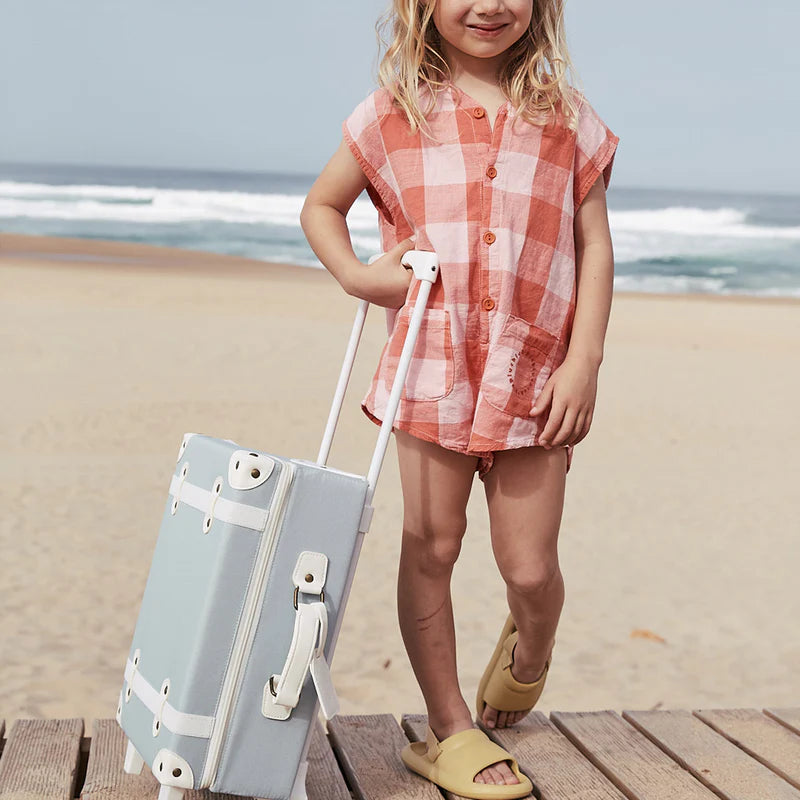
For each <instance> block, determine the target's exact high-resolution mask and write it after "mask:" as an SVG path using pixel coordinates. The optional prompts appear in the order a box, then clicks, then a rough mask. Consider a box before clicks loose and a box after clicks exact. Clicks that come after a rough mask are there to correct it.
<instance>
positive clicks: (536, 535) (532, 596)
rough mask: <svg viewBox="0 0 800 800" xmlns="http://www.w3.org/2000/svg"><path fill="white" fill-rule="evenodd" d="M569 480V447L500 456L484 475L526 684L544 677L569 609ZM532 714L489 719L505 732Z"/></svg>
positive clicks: (488, 715) (518, 669)
mask: <svg viewBox="0 0 800 800" xmlns="http://www.w3.org/2000/svg"><path fill="white" fill-rule="evenodd" d="M565 478H566V450H565V449H564V448H563V447H558V448H553V449H551V450H547V449H545V448H544V447H523V448H519V449H515V450H502V451H499V452H495V454H494V463H493V465H492V468H491V469H490V470H489V472H487V473H486V475H485V476H484V488H485V491H486V499H487V502H488V506H489V521H490V525H491V537H492V549H493V551H494V556H495V559H496V560H497V566H498V568H499V570H500V574H501V575H502V576H503V579H504V580H505V582H506V594H507V597H508V605H509V609H510V610H511V615H512V616H513V617H514V622H515V623H516V626H517V629H518V630H519V637H518V640H517V645H516V647H515V648H514V661H513V665H512V667H511V672H512V675H513V676H514V677H515V678H516V679H517V680H518V681H522V682H523V683H530V682H531V681H535V680H537V679H538V678H539V676H540V675H541V674H542V671H543V670H544V665H545V662H546V661H547V657H548V655H549V654H550V652H551V650H552V648H553V643H554V641H555V632H556V628H557V626H558V620H559V617H560V615H561V608H562V606H563V604H564V580H563V578H562V575H561V570H560V568H559V563H558V550H557V542H558V531H559V527H560V525H561V513H562V510H563V507H564V487H565V483H566V481H565ZM529 711H530V709H527V710H524V711H510V712H506V711H498V710H497V709H495V708H492V707H491V706H489V705H488V704H487V705H486V707H485V708H484V710H483V715H482V720H483V721H484V723H485V724H486V725H487V726H488V727H498V728H501V727H505V726H507V725H513V724H514V723H515V722H517V721H518V720H520V719H522V717H524V716H525V715H526V714H527V713H528V712H529Z"/></svg>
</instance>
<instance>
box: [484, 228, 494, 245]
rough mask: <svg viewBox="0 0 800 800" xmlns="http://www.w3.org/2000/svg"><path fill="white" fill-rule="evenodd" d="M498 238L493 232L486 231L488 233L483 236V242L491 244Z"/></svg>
mask: <svg viewBox="0 0 800 800" xmlns="http://www.w3.org/2000/svg"><path fill="white" fill-rule="evenodd" d="M496 238H497V237H496V236H495V235H494V234H493V233H492V232H491V231H486V233H484V234H483V241H484V242H486V244H491V243H492V242H493V241H494V240H495V239H496Z"/></svg>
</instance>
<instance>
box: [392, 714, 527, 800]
mask: <svg viewBox="0 0 800 800" xmlns="http://www.w3.org/2000/svg"><path fill="white" fill-rule="evenodd" d="M400 758H401V759H402V760H403V763H404V764H405V765H406V766H407V767H408V768H409V769H410V770H413V771H414V772H416V773H418V774H420V775H422V777H423V778H427V779H428V780H429V781H433V782H434V783H435V784H437V785H438V786H441V787H442V788H443V789H447V790H449V791H451V792H455V793H456V794H459V795H461V796H462V797H474V798H477V800H506V798H514V797H526V796H527V795H529V794H531V792H532V791H533V784H532V783H531V781H530V779H529V778H528V777H526V776H525V775H523V774H522V773H521V772H520V771H519V767H518V766H517V760H516V759H515V758H514V757H513V756H512V755H511V754H510V753H509V752H507V751H506V750H504V749H503V748H502V747H500V745H499V744H497V743H496V742H493V741H492V740H491V739H490V738H489V737H488V736H487V735H486V732H485V731H483V730H481V729H480V728H467V729H466V730H463V731H459V732H458V733H454V734H453V735H452V736H448V737H446V738H445V739H442V741H441V742H440V741H439V740H438V739H437V738H436V734H435V733H434V732H433V731H432V730H431V726H430V725H428V726H427V738H426V741H424V742H410V743H409V744H407V745H406V746H405V747H404V748H403V750H402V751H401V753H400ZM498 761H510V766H511V771H512V772H513V773H514V775H516V776H517V780H518V781H519V783H476V782H475V780H474V778H475V776H476V775H477V774H478V773H479V772H480V771H481V770H482V769H484V768H485V767H488V766H489V765H490V764H495V763H497V762H498Z"/></svg>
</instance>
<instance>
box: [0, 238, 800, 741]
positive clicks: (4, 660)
mask: <svg viewBox="0 0 800 800" xmlns="http://www.w3.org/2000/svg"><path fill="white" fill-rule="evenodd" d="M0 282H1V283H0V286H1V287H2V288H0V350H1V352H2V376H3V387H4V390H3V403H2V418H1V419H0V449H1V450H2V460H1V461H0V477H2V480H1V481H0V499H1V501H2V507H3V514H2V519H1V520H0V548H1V549H0V552H1V553H2V555H1V556H0V563H1V564H2V568H1V569H0V579H1V580H2V591H0V618H1V619H2V625H0V718H5V719H6V720H7V721H9V722H10V721H11V720H13V719H15V718H17V717H84V719H85V720H86V725H87V728H88V726H90V725H91V720H92V719H94V718H113V716H114V711H115V708H116V702H117V697H118V694H119V690H120V687H121V686H122V683H123V670H124V664H125V659H126V656H127V653H128V648H129V646H130V642H131V636H132V633H133V629H134V625H135V623H136V618H137V614H138V610H139V603H140V600H141V595H142V592H143V590H144V585H145V581H146V579H147V574H148V571H149V568H150V561H151V557H152V552H153V548H154V545H155V541H156V538H157V535H158V527H159V523H160V519H161V514H162V511H163V508H164V503H165V501H166V496H167V490H168V487H169V479H170V476H171V474H172V470H173V468H174V464H175V454H176V452H177V448H178V446H179V444H180V442H181V438H182V436H183V434H184V433H185V432H186V431H196V432H200V433H207V434H210V435H213V436H217V437H220V438H228V439H233V440H234V441H236V442H237V443H240V444H241V445H242V446H243V447H252V448H258V449H261V450H264V451H266V452H272V453H275V454H279V455H283V456H292V457H298V458H306V459H315V458H316V456H317V451H318V448H319V443H320V440H321V437H322V434H323V429H324V423H325V420H326V418H327V413H328V410H329V407H330V402H331V398H332V395H333V392H334V389H335V386H336V381H337V379H338V374H339V369H340V367H341V362H342V357H343V355H344V350H345V346H346V343H347V339H348V336H349V333H350V329H351V326H352V323H353V317H354V314H355V311H356V307H357V300H356V299H355V298H353V297H350V296H348V295H347V294H346V293H345V292H344V291H343V290H342V289H341V287H340V286H339V284H338V283H337V282H336V280H335V279H334V278H333V276H332V275H330V274H329V273H328V272H327V271H324V270H314V269H311V268H303V267H297V266H291V265H282V264H266V263H264V262H260V261H251V260H247V259H241V258H234V257H224V256H217V255H213V254H210V253H198V252H189V251H180V250H172V249H169V248H159V247H152V246H146V245H132V244H126V243H111V242H99V241H90V240H78V239H57V238H42V237H29V236H22V235H12V234H0ZM385 335H386V326H385V318H384V313H383V309H380V308H372V309H371V310H370V313H369V315H368V318H367V322H366V327H365V331H364V335H363V336H362V342H361V346H360V349H359V354H358V359H357V363H356V367H355V370H354V373H353V377H352V379H351V382H350V387H349V390H348V393H347V397H346V401H345V408H344V410H343V413H342V416H341V418H340V421H339V426H338V429H337V434H336V437H335V439H334V444H333V448H332V452H331V456H330V459H329V464H331V465H332V466H335V467H337V468H339V469H343V470H347V471H351V472H357V473H361V474H365V473H366V470H367V468H368V465H369V459H370V456H371V453H372V449H373V447H374V444H375V440H376V437H377V433H378V427H377V426H376V425H374V424H373V423H372V422H370V421H369V420H368V419H367V418H366V417H365V416H364V415H363V413H362V412H361V410H360V408H359V405H358V404H359V400H360V398H361V397H362V396H363V394H364V392H365V391H366V387H367V386H368V384H369V380H370V378H371V376H372V372H373V369H374V365H375V364H376V363H377V359H378V356H379V354H380V351H381V348H382V346H383V342H384V340H385ZM799 352H800V301H797V300H778V299H776V300H769V299H757V298H743V297H718V296H710V295H680V296H679V295H645V294H621V293H618V294H616V295H615V298H614V303H613V308H612V312H611V320H610V324H609V331H608V336H607V339H606V349H605V359H604V362H603V364H602V366H601V369H600V378H599V391H598V399H597V406H596V410H595V416H594V421H593V425H592V430H591V431H590V433H589V435H588V436H587V438H586V439H585V440H584V441H582V442H581V443H579V444H578V445H577V447H576V448H575V456H574V462H573V466H572V469H571V471H570V473H569V476H568V479H567V495H566V503H565V509H564V516H563V522H562V527H561V535H560V543H559V548H560V556H561V566H562V571H563V574H564V579H565V584H566V601H565V605H564V608H563V611H562V615H561V622H560V626H559V629H558V633H557V636H556V645H555V650H554V654H553V664H552V669H551V671H550V676H549V678H548V683H547V686H546V688H545V691H544V694H543V695H542V698H541V700H540V702H539V704H538V706H537V708H538V709H540V710H542V711H545V712H548V711H550V710H553V709H558V710H563V711H569V710H595V709H606V708H608V709H616V710H621V709H649V708H677V707H682V708H708V707H722V706H727V707H743V706H747V707H755V708H763V707H768V706H793V705H798V703H800V636H799V635H798V627H797V620H798V618H800V591H798V588H797V587H798V571H799V569H798V568H800V523H799V522H798V520H800V493H798V483H799V482H800V425H799V424H798V421H797V408H798V397H800V368H799V367H798V363H799V362H798V353H799ZM475 484H476V485H475V491H474V492H473V493H472V496H471V498H470V503H469V507H468V515H469V528H468V531H467V534H466V537H465V539H464V544H463V548H462V551H461V556H460V559H459V561H458V563H457V565H456V568H455V571H454V575H453V583H452V594H453V605H454V609H455V623H456V634H457V640H458V653H457V656H458V665H459V677H460V681H461V688H462V691H463V694H464V697H465V699H466V701H467V703H468V705H469V706H470V708H472V707H473V703H474V693H475V687H476V686H477V683H478V679H479V677H480V675H481V673H482V671H483V668H484V665H485V663H486V660H487V659H488V657H489V655H490V654H491V651H492V649H493V647H494V644H495V640H496V637H497V634H498V632H499V630H500V627H501V625H502V622H503V620H504V618H505V615H506V613H507V605H506V597H505V584H504V583H503V580H502V578H501V576H500V573H499V571H498V570H497V568H496V566H495V564H494V559H493V557H492V552H491V546H490V540H489V524H488V513H487V510H486V500H485V497H484V493H483V488H482V484H481V482H480V481H479V480H478V478H477V476H476V477H475ZM401 523H402V498H401V491H400V481H399V475H398V469H397V459H396V449H395V444H394V439H393V438H392V439H391V440H390V445H389V450H388V453H387V457H386V460H385V462H384V467H383V471H382V473H381V477H380V480H379V482H378V486H377V491H376V496H375V517H374V520H373V523H372V528H371V530H370V532H369V533H368V534H367V537H366V539H365V541H364V546H363V549H362V551H361V559H360V562H359V566H358V572H357V574H356V578H355V582H354V584H353V588H352V593H351V595H350V599H349V603H348V606H347V611H346V615H345V618H344V623H343V625H342V629H341V632H340V636H339V640H338V644H337V649H336V654H335V657H334V659H333V664H332V671H333V679H334V682H335V685H336V688H337V690H338V693H339V696H340V700H341V713H343V714H367V713H369V714H372V713H385V712H388V713H392V714H395V715H396V716H397V717H398V719H399V717H400V714H401V713H403V712H420V713H424V711H425V707H424V704H423V700H422V696H421V694H420V692H419V689H418V687H417V685H416V681H415V679H414V675H413V672H412V670H411V666H410V664H409V662H408V659H407V656H406V654H405V650H404V648H403V643H402V639H401V636H400V632H399V628H398V625H397V615H396V599H395V597H396V596H395V591H396V569H397V562H398V557H399V548H400V532H401Z"/></svg>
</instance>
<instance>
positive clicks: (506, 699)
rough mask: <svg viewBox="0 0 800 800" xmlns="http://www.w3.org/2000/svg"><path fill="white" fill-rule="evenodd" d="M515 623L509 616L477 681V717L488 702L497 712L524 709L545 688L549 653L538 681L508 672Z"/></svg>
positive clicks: (516, 635) (532, 703)
mask: <svg viewBox="0 0 800 800" xmlns="http://www.w3.org/2000/svg"><path fill="white" fill-rule="evenodd" d="M517 637H518V633H517V626H516V625H515V624H514V618H513V617H512V616H511V614H509V615H508V618H507V619H506V622H505V625H504V626H503V630H502V632H501V633H500V638H499V639H498V640H497V645H496V647H495V648H494V653H492V657H491V658H490V659H489V663H488V664H487V665H486V669H485V670H484V672H483V675H482V676H481V679H480V682H479V683H478V691H477V696H476V700H475V708H476V709H477V711H478V719H479V720H480V719H481V717H482V715H483V709H484V708H485V707H486V704H487V703H488V704H489V705H490V706H492V708H496V709H497V710H498V711H524V710H525V709H528V708H533V707H534V706H535V705H536V701H537V700H538V699H539V696H540V695H541V693H542V690H543V689H544V684H545V681H546V680H547V673H548V672H549V671H550V661H551V660H552V657H553V656H552V653H551V654H550V656H549V657H548V659H547V662H546V663H545V665H544V671H543V672H542V675H541V677H540V678H539V680H537V681H533V682H532V683H522V682H521V681H518V680H517V679H516V678H515V677H514V676H513V675H512V674H511V664H512V661H513V659H512V654H513V652H514V645H515V644H516V643H517Z"/></svg>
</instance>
